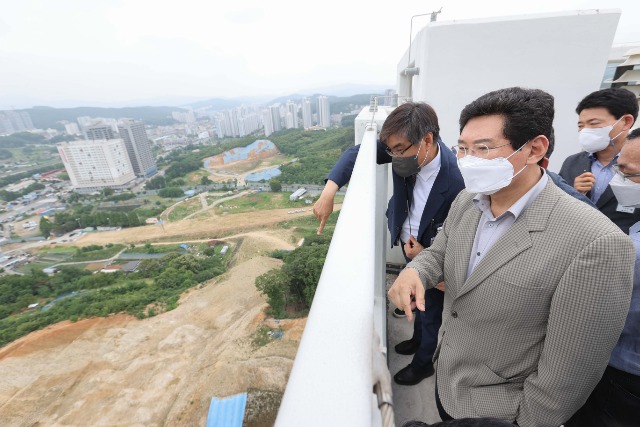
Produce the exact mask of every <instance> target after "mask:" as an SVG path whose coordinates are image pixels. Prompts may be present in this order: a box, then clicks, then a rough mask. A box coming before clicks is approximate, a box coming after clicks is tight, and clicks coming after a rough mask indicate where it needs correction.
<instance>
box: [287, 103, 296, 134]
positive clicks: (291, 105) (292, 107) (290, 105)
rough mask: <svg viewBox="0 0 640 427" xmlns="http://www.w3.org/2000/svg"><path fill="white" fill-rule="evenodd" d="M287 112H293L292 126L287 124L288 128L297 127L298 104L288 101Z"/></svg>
mask: <svg viewBox="0 0 640 427" xmlns="http://www.w3.org/2000/svg"><path fill="white" fill-rule="evenodd" d="M287 114H291V126H289V124H287V129H292V128H297V127H299V125H298V104H296V103H295V102H293V101H287Z"/></svg>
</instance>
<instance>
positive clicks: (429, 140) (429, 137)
mask: <svg viewBox="0 0 640 427" xmlns="http://www.w3.org/2000/svg"><path fill="white" fill-rule="evenodd" d="M422 140H423V141H424V145H425V146H427V147H428V146H429V144H430V143H431V144H435V141H434V139H433V133H431V132H429V133H427V134H426V135H425V136H424V137H423V138H422Z"/></svg>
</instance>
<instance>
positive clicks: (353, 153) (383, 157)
mask: <svg viewBox="0 0 640 427" xmlns="http://www.w3.org/2000/svg"><path fill="white" fill-rule="evenodd" d="M438 146H439V147H440V159H441V165H440V171H439V172H438V175H437V176H436V180H435V182H434V183H433V187H432V189H431V192H430V193H429V197H428V199H427V203H426V205H425V207H424V211H423V212H422V218H421V220H420V227H419V228H418V235H417V236H415V238H416V239H417V240H418V242H420V244H422V246H424V247H425V248H426V247H429V246H430V245H431V241H432V239H433V238H434V237H435V236H436V233H437V231H438V227H440V226H441V225H442V223H443V222H444V220H445V219H446V218H447V214H448V213H449V208H450V207H451V203H453V200H454V199H455V198H456V196H457V195H458V193H459V192H460V191H461V190H462V189H463V188H464V181H463V180H462V175H461V174H460V170H459V169H458V164H457V162H456V156H455V155H454V154H453V152H452V151H451V150H450V149H449V148H448V147H446V146H445V145H444V144H443V143H442V140H440V139H438ZM359 151H360V145H355V146H353V147H351V148H349V149H347V150H346V151H345V152H344V153H343V154H342V157H340V159H339V160H338V162H337V163H336V164H335V166H334V167H333V169H331V172H329V175H327V179H330V180H331V181H333V182H335V183H336V184H338V187H342V186H343V185H345V184H346V183H347V182H349V179H350V178H351V172H353V165H354V164H355V162H356V157H357V156H358V152H359ZM377 163H378V164H384V163H391V156H389V154H387V153H386V151H385V146H384V145H383V144H382V143H381V142H379V141H378V157H377ZM392 175H393V196H392V197H391V199H390V200H389V206H388V208H387V224H388V226H389V232H390V233H391V245H392V246H395V245H398V244H399V241H400V231H402V224H403V223H404V221H405V219H407V215H408V212H409V211H408V208H409V203H411V202H412V199H413V187H414V183H415V177H411V178H402V177H400V176H399V175H397V174H396V173H392Z"/></svg>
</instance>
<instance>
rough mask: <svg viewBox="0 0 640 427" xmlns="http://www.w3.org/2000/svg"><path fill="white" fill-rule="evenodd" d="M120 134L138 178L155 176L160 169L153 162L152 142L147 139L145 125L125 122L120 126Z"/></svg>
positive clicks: (136, 122)
mask: <svg viewBox="0 0 640 427" xmlns="http://www.w3.org/2000/svg"><path fill="white" fill-rule="evenodd" d="M118 133H119V134H120V138H122V140H123V141H124V143H125V146H126V147H127V153H128V154H129V159H130V160H131V166H132V167H133V172H134V173H135V174H136V176H140V177H148V176H151V175H153V174H155V173H156V172H157V171H158V168H157V167H156V162H155V161H154V160H153V153H152V151H151V141H149V138H148V137H147V131H146V130H145V126H144V123H142V122H138V121H134V120H123V121H122V123H121V124H120V125H118Z"/></svg>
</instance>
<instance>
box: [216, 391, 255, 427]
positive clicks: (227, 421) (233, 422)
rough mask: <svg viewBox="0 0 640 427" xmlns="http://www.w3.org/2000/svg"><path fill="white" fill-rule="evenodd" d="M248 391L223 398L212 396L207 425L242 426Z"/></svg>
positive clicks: (222, 426)
mask: <svg viewBox="0 0 640 427" xmlns="http://www.w3.org/2000/svg"><path fill="white" fill-rule="evenodd" d="M246 406H247V393H241V394H236V395H235V396H229V397H225V398H222V399H218V398H217V397H213V398H211V405H210V406H209V414H208V415H207V425H206V426H207V427H242V421H243V420H244V408H245V407H246Z"/></svg>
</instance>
